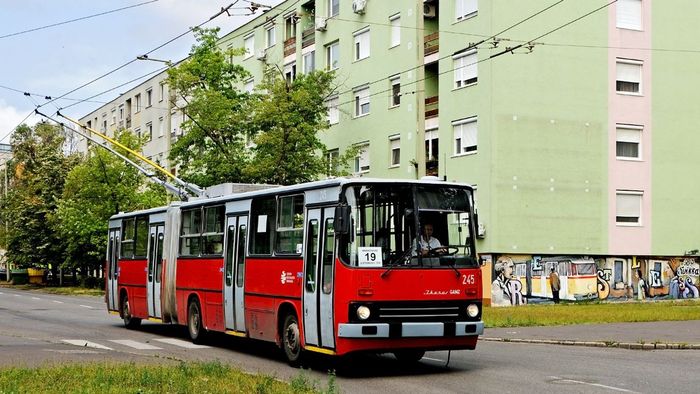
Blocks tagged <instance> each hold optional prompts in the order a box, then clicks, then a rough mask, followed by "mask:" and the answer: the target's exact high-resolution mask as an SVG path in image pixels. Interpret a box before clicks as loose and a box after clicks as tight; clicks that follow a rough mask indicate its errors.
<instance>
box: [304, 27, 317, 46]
mask: <svg viewBox="0 0 700 394" xmlns="http://www.w3.org/2000/svg"><path fill="white" fill-rule="evenodd" d="M315 42H316V30H314V28H313V27H312V28H310V29H306V30H304V31H302V32H301V47H302V48H306V47H308V46H311V45H314V43H315Z"/></svg>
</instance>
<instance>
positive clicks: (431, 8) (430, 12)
mask: <svg viewBox="0 0 700 394" xmlns="http://www.w3.org/2000/svg"><path fill="white" fill-rule="evenodd" d="M436 15H437V7H435V5H434V4H423V16H424V17H426V18H435V16H436Z"/></svg>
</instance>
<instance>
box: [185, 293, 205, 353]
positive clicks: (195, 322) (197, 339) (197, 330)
mask: <svg viewBox="0 0 700 394" xmlns="http://www.w3.org/2000/svg"><path fill="white" fill-rule="evenodd" d="M187 311H188V313H187V331H188V332H189V333H190V339H192V342H193V343H202V341H203V340H204V336H205V329H204V327H203V326H202V308H201V307H200V306H199V301H198V300H197V299H194V300H192V301H190V306H189V308H187Z"/></svg>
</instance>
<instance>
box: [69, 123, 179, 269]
mask: <svg viewBox="0 0 700 394" xmlns="http://www.w3.org/2000/svg"><path fill="white" fill-rule="evenodd" d="M115 138H116V139H117V140H118V141H119V142H120V143H121V144H123V145H125V146H127V147H129V148H130V149H132V150H135V151H138V150H139V149H140V148H141V144H142V143H141V141H139V140H138V139H137V138H136V136H134V135H133V134H132V133H130V132H128V131H122V132H121V133H117V135H116V136H115ZM118 151H119V150H118ZM119 152H120V153H122V154H125V155H126V152H124V151H119ZM166 202H167V201H166V195H165V191H164V189H163V188H162V187H161V186H159V185H155V184H153V183H150V182H148V181H147V178H146V177H144V176H143V175H142V174H141V173H140V172H138V170H136V169H135V168H134V167H132V166H130V165H129V164H127V163H125V162H124V161H123V160H122V159H121V158H119V157H117V156H115V155H114V154H112V153H111V152H108V151H106V150H104V149H102V148H99V147H96V146H93V147H92V148H91V149H90V151H89V154H88V156H87V157H86V158H85V159H84V160H83V161H82V162H81V163H80V164H79V165H77V166H75V167H74V168H73V169H72V170H71V171H70V173H68V176H67V178H66V183H65V188H64V190H63V196H62V200H61V201H60V203H59V204H58V210H57V217H58V221H57V223H58V227H57V231H58V233H59V235H60V236H61V238H62V240H63V242H64V243H65V248H66V254H65V256H66V257H65V261H64V263H63V266H64V268H80V269H81V271H82V272H89V271H90V270H93V269H98V268H100V267H101V266H102V263H103V262H104V259H105V255H106V247H107V242H106V239H107V228H108V220H109V217H110V216H112V215H114V214H115V213H118V212H120V211H133V210H138V209H147V208H152V207H156V206H160V205H164V204H165V203H166Z"/></svg>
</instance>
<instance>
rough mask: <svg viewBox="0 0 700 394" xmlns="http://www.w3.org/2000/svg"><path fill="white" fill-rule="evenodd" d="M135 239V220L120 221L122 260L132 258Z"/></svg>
mask: <svg viewBox="0 0 700 394" xmlns="http://www.w3.org/2000/svg"><path fill="white" fill-rule="evenodd" d="M135 237H136V219H133V218H132V219H124V220H123V221H122V247H121V257H122V258H133V257H134V238H135Z"/></svg>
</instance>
